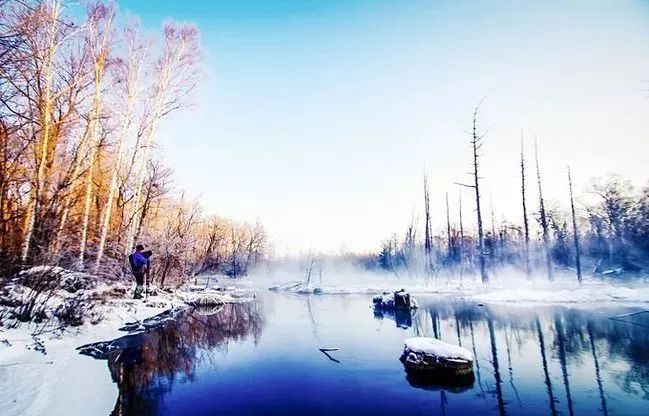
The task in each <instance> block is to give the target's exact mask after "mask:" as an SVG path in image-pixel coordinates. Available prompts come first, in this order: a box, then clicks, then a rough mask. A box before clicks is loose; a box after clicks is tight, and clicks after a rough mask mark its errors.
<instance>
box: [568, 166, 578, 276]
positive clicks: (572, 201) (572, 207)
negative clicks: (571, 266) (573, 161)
mask: <svg viewBox="0 0 649 416" xmlns="http://www.w3.org/2000/svg"><path fill="white" fill-rule="evenodd" d="M568 188H569V189H570V210H571V211H572V236H573V240H574V241H575V266H576V268H577V281H578V282H579V284H581V252H580V250H579V231H578V229H577V214H576V213H575V199H574V197H573V193H572V177H571V176H570V166H568Z"/></svg>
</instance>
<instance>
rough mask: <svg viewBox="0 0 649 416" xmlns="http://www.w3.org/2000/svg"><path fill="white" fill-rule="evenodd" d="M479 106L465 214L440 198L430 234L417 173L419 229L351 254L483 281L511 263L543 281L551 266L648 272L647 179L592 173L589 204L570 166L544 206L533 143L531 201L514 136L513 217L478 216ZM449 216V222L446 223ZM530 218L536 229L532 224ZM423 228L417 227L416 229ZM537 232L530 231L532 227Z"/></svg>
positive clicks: (394, 267)
mask: <svg viewBox="0 0 649 416" xmlns="http://www.w3.org/2000/svg"><path fill="white" fill-rule="evenodd" d="M479 107H480V106H478V107H476V109H475V111H474V113H473V129H472V132H471V141H470V143H471V146H472V156H473V157H472V161H473V169H472V172H471V181H470V184H468V185H466V184H462V183H457V184H456V185H459V186H461V187H462V188H469V189H470V190H471V196H472V198H471V199H472V201H471V202H472V204H470V206H471V208H472V211H473V210H475V212H476V215H475V216H472V217H471V218H463V217H462V202H461V199H460V208H459V212H458V213H457V214H456V215H453V214H455V213H451V212H450V211H449V203H448V194H447V198H446V227H445V230H444V231H443V232H442V233H439V234H433V233H432V231H431V219H430V213H429V212H430V209H429V205H430V198H429V190H428V183H427V180H426V177H424V192H423V213H424V224H422V225H423V227H421V226H419V225H418V224H417V221H416V220H414V219H413V220H412V221H411V223H410V224H409V226H408V227H407V229H406V230H405V232H404V233H403V234H397V233H395V234H394V235H393V236H392V237H391V238H389V239H387V240H385V241H384V242H383V243H382V244H381V248H380V251H379V253H378V254H377V255H376V256H370V257H363V258H359V259H358V261H360V262H361V263H362V264H363V266H364V267H367V268H381V269H384V270H388V271H391V272H393V273H395V274H397V275H399V274H412V273H416V274H422V273H423V274H424V275H431V274H436V273H438V272H442V271H443V272H451V273H462V274H471V273H473V274H479V275H480V276H481V277H482V280H483V281H485V282H486V281H488V280H489V276H490V273H492V272H495V271H497V270H498V269H502V268H512V267H513V268H517V269H519V270H520V271H521V272H522V274H527V275H528V276H529V275H530V274H531V273H532V272H533V271H538V270H543V272H544V273H547V276H548V278H549V279H550V280H552V279H554V275H555V271H558V272H562V273H563V272H568V273H573V274H574V275H576V276H577V279H578V280H579V281H581V278H582V275H596V274H603V275H609V274H611V275H621V274H625V275H627V276H628V275H638V274H641V273H642V272H643V270H649V261H647V259H649V185H648V186H645V187H644V188H642V189H635V188H634V187H633V186H632V185H631V183H630V182H629V181H627V180H625V179H623V178H622V177H620V176H618V175H615V174H609V175H608V176H607V177H605V178H599V179H595V180H593V181H592V182H591V186H590V188H589V189H588V193H589V197H590V198H587V199H590V200H592V201H593V202H591V203H590V204H577V203H576V201H575V197H574V195H573V187H572V178H571V177H570V170H569V169H567V171H566V182H565V183H566V199H565V204H562V205H561V206H558V205H557V206H550V205H549V204H548V203H547V202H546V201H545V200H544V199H543V183H542V176H541V169H540V167H539V160H538V152H536V145H535V161H536V172H535V173H536V184H535V185H536V186H538V200H536V201H531V200H528V198H527V195H526V191H527V178H526V160H525V154H524V152H523V143H522V139H521V158H520V171H519V174H520V179H521V188H520V194H521V198H520V201H521V202H520V212H521V215H520V217H518V218H517V220H516V221H510V220H508V219H502V220H500V221H497V220H496V219H495V217H494V214H493V212H491V215H490V218H489V219H488V220H486V221H485V215H484V213H485V212H484V211H485V210H484V208H483V207H482V206H481V202H482V201H481V199H482V196H481V194H480V186H481V180H480V179H481V177H480V172H479V169H478V168H479V166H480V164H479V158H480V155H481V153H480V149H481V147H482V145H483V137H484V134H481V133H480V132H479V129H478V126H477V120H478V112H479ZM451 217H453V218H455V221H453V222H451ZM533 223H536V224H537V225H538V227H532V225H533ZM421 228H423V230H422V229H421ZM533 229H534V230H536V229H537V230H538V232H534V231H533Z"/></svg>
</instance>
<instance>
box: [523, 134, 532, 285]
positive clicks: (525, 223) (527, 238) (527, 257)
mask: <svg viewBox="0 0 649 416" xmlns="http://www.w3.org/2000/svg"><path fill="white" fill-rule="evenodd" d="M521 200H522V202H523V228H524V230H525V245H524V248H523V250H524V252H523V255H524V256H525V275H526V276H527V278H528V279H529V278H530V275H531V270H530V225H529V223H528V221H527V202H526V199H525V152H524V150H523V134H522V133H521Z"/></svg>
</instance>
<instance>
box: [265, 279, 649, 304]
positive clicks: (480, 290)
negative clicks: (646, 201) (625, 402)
mask: <svg viewBox="0 0 649 416" xmlns="http://www.w3.org/2000/svg"><path fill="white" fill-rule="evenodd" d="M368 283H370V284H368V285H363V284H361V283H358V282H354V280H353V279H350V281H349V282H346V283H344V284H341V285H339V286H327V285H323V286H319V287H312V286H307V285H305V284H304V283H302V282H300V281H295V280H294V281H289V282H288V283H283V284H274V285H272V286H270V287H269V289H270V290H271V291H275V292H281V293H293V294H301V295H308V294H323V295H346V294H366V295H383V294H389V293H394V292H396V291H398V290H400V289H402V288H403V289H405V290H407V291H408V292H409V293H411V294H416V295H440V296H457V297H462V298H465V299H468V300H475V301H477V302H492V303H505V302H506V303H547V304H576V303H579V304H581V303H583V304H585V303H601V302H607V303H626V304H645V303H649V284H646V283H644V282H641V281H615V280H609V281H603V280H596V279H586V280H584V283H583V284H582V285H581V286H580V285H579V284H577V282H575V281H573V280H564V281H561V280H558V281H555V282H548V281H547V280H544V279H536V280H532V281H528V280H526V279H525V278H524V277H519V278H518V279H502V280H498V279H494V281H492V282H491V283H489V284H488V285H483V284H482V283H481V282H479V281H475V280H470V279H466V278H465V279H464V281H463V282H459V281H458V280H457V278H453V279H446V278H439V279H437V280H430V281H423V280H421V279H399V280H397V279H383V282H382V283H381V282H376V281H373V282H368Z"/></svg>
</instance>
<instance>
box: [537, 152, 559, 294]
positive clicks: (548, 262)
mask: <svg viewBox="0 0 649 416" xmlns="http://www.w3.org/2000/svg"><path fill="white" fill-rule="evenodd" d="M534 157H535V159H536V178H537V181H538V185H539V216H540V218H541V228H542V230H543V253H544V255H545V267H546V269H547V272H548V280H550V281H552V280H554V270H553V268H552V255H551V254H550V233H549V232H548V220H547V218H546V215H545V202H544V200H543V187H542V186H541V168H540V167H539V152H538V147H537V145H536V141H535V142H534Z"/></svg>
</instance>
